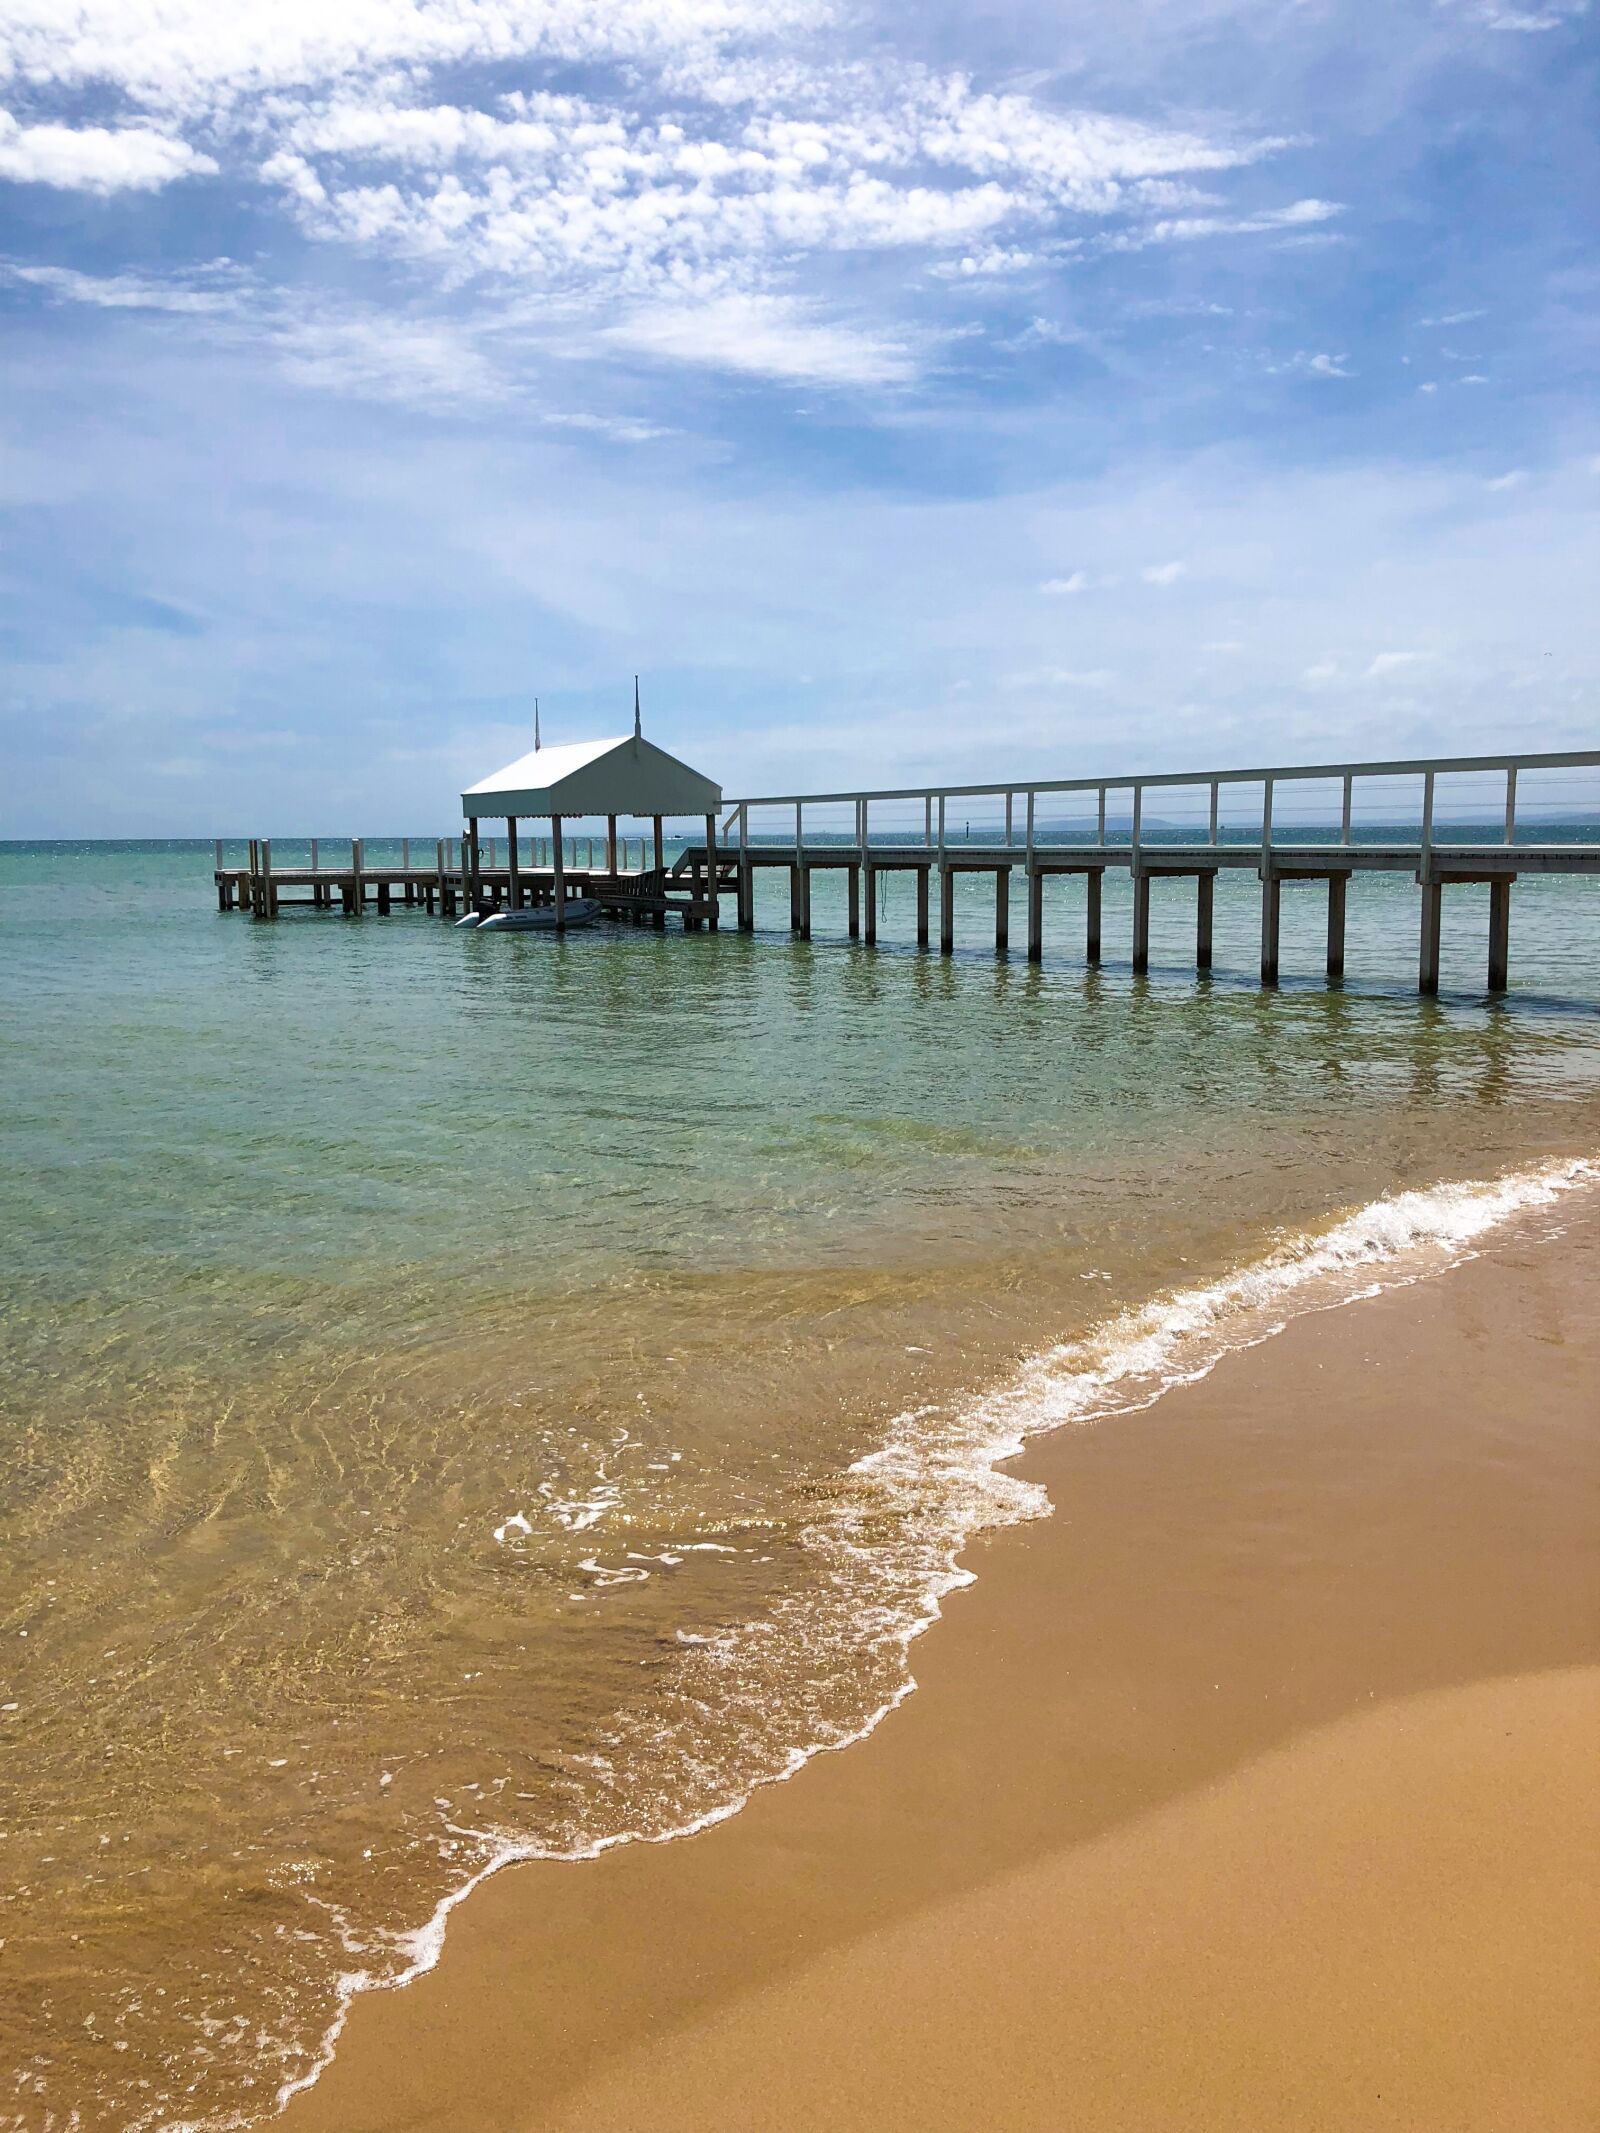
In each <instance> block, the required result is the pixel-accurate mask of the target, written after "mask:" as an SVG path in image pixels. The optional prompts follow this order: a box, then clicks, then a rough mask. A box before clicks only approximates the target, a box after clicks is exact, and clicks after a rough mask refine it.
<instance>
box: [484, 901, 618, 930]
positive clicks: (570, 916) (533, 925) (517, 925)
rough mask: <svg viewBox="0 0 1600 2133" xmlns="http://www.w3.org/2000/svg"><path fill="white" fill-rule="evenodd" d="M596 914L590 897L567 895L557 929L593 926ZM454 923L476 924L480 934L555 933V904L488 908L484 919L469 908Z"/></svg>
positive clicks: (597, 905)
mask: <svg viewBox="0 0 1600 2133" xmlns="http://www.w3.org/2000/svg"><path fill="white" fill-rule="evenodd" d="M599 916H600V906H599V904H598V903H597V902H596V901H595V899H594V898H593V897H592V896H569V897H568V898H567V902H566V909H565V910H564V912H563V913H562V916H561V919H560V921H559V926H560V930H562V931H565V932H570V931H571V929H572V928H573V927H574V926H592V925H593V924H594V922H595V920H596V919H597V918H598V917H599ZM456 923H457V924H458V925H468V924H473V925H476V927H477V929H478V931H479V932H480V933H554V932H556V931H557V926H558V922H557V919H556V907H555V905H554V904H528V905H525V906H524V907H523V909H522V910H520V911H491V912H490V914H489V916H488V917H487V918H479V917H478V915H477V913H476V912H471V911H469V912H468V913H467V916H466V918H464V919H458V920H457V921H456Z"/></svg>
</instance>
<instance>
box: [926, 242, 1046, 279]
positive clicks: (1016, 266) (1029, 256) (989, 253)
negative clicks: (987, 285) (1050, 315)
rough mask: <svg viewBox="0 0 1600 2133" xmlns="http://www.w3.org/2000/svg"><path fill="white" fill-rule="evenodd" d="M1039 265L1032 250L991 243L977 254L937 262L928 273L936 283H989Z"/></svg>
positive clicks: (1040, 261)
mask: <svg viewBox="0 0 1600 2133" xmlns="http://www.w3.org/2000/svg"><path fill="white" fill-rule="evenodd" d="M1042 263H1043V262H1042V256H1041V254H1040V253H1038V252H1036V251H1028V250H1024V249H1021V248H1019V247H1017V246H1014V245H1013V246H1007V245H999V244H991V245H987V246H985V247H984V249H983V250H982V251H979V252H963V253H962V255H961V257H960V258H959V259H937V260H935V261H934V263H933V265H932V266H931V267H930V268H929V269H928V271H929V273H930V274H932V275H933V276H934V277H935V278H936V279H937V280H939V281H993V280H996V279H998V278H999V277H1000V276H1002V275H1007V274H1023V273H1026V272H1027V271H1028V269H1029V268H1030V267H1037V266H1039V265H1041V264H1042Z"/></svg>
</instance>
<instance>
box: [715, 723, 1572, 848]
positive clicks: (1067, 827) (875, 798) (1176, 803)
mask: <svg viewBox="0 0 1600 2133" xmlns="http://www.w3.org/2000/svg"><path fill="white" fill-rule="evenodd" d="M1446 826H1447V827H1448V828H1449V829H1450V832H1451V834H1452V837H1454V836H1455V835H1456V834H1457V833H1459V834H1460V836H1461V838H1462V839H1463V841H1468V842H1474V843H1477V842H1485V841H1490V840H1493V841H1498V842H1501V843H1504V844H1515V843H1518V842H1523V843H1529V842H1536V841H1546V840H1547V839H1548V838H1549V837H1551V836H1554V837H1555V839H1556V841H1566V842H1579V841H1583V840H1584V837H1585V836H1586V837H1587V838H1590V839H1596V840H1600V749H1577V750H1568V751H1559V752H1551V753H1539V754H1512V755H1492V756H1453V757H1445V756H1439V757H1422V758H1417V757H1412V758H1401V759H1397V760H1392V761H1385V762H1355V763H1352V762H1342V763H1314V764H1270V765H1251V766H1248V767H1244V768H1239V769H1229V770H1204V771H1156V772H1150V773H1148V774H1145V775H1139V776H1128V777H1105V778H1040V779H1033V780H1007V781H1003V782H996V783H985V784H968V785H927V786H899V787H881V788H876V789H862V790H858V791H854V792H808V793H806V792H803V793H763V794H759V795H757V794H752V795H751V796H749V797H748V798H746V799H742V800H739V801H736V802H735V803H733V805H732V806H731V807H730V808H729V809H728V811H727V814H726V817H725V820H724V823H723V834H724V836H726V837H729V838H731V839H732V840H733V841H734V842H750V843H768V842H777V843H785V842H787V843H792V844H795V845H797V846H801V847H805V846H809V845H816V844H856V845H860V846H864V847H865V846H871V845H921V846H923V847H924V848H925V849H929V850H934V851H937V850H939V849H948V848H949V847H950V846H952V845H969V844H978V845H984V846H990V847H994V846H999V847H1003V848H1009V849H1015V850H1018V851H1019V852H1020V853H1021V854H1023V855H1025V854H1026V853H1027V851H1028V850H1029V849H1030V848H1034V849H1036V848H1038V847H1041V846H1045V847H1055V846H1060V845H1074V844H1081V845H1087V846H1092V847H1097V848H1101V849H1118V848H1123V849H1127V850H1130V851H1138V850H1140V849H1142V848H1143V847H1144V846H1145V845H1160V844H1190V843H1203V844H1210V845H1236V846H1256V847H1271V846H1274V845H1281V844H1294V843H1296V842H1298V841H1301V840H1304V841H1307V842H1310V843H1313V844H1318V845H1321V844H1326V843H1329V842H1337V843H1342V844H1361V843H1366V844H1380V843H1386V844H1402V843H1406V842H1410V843H1412V844H1414V845H1415V846H1416V847H1417V849H1418V850H1419V851H1424V850H1426V849H1427V848H1428V846H1429V845H1430V843H1432V842H1433V841H1434V838H1435V834H1436V832H1437V831H1438V830H1439V829H1441V828H1443V827H1446ZM1579 832H1582V833H1583V834H1582V835H1579V834H1578V833H1579Z"/></svg>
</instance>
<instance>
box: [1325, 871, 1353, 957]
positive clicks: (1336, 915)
mask: <svg viewBox="0 0 1600 2133" xmlns="http://www.w3.org/2000/svg"><path fill="white" fill-rule="evenodd" d="M1349 887H1350V877H1349V875H1348V874H1330V875H1329V876H1328V975H1329V977H1330V978H1342V977H1343V976H1344V912H1345V902H1346V897H1347V893H1348V890H1349Z"/></svg>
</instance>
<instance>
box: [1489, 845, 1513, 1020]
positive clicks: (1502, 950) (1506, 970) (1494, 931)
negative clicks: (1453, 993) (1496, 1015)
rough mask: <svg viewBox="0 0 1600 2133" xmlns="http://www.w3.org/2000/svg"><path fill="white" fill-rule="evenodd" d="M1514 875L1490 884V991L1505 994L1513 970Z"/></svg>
mask: <svg viewBox="0 0 1600 2133" xmlns="http://www.w3.org/2000/svg"><path fill="white" fill-rule="evenodd" d="M1514 879H1515V876H1514V875H1511V874H1508V875H1507V876H1506V877H1505V879H1504V880H1503V881H1491V882H1490V884H1489V990H1490V991H1491V992H1504V991H1505V989H1506V983H1507V979H1508V977H1509V974H1510V969H1511V884H1512V882H1513V880H1514Z"/></svg>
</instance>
